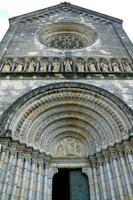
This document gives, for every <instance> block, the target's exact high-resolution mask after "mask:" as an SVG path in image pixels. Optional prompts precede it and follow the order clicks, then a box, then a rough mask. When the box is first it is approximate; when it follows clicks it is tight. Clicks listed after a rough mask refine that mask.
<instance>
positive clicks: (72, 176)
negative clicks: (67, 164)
mask: <svg viewBox="0 0 133 200" xmlns="http://www.w3.org/2000/svg"><path fill="white" fill-rule="evenodd" d="M89 196H90V195H89V185H88V178H87V177H86V176H85V175H84V174H83V173H82V171H81V169H59V170H58V173H57V174H55V175H54V177H53V188H52V200H89V199H90V197H89Z"/></svg>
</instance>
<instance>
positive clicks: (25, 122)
mask: <svg viewBox="0 0 133 200" xmlns="http://www.w3.org/2000/svg"><path fill="white" fill-rule="evenodd" d="M132 116H133V115H132V111H131V110H130V108H129V107H128V106H127V105H126V104H124V103H123V102H122V101H121V100H120V99H118V98H116V97H115V96H114V95H112V94H110V93H109V92H107V91H105V90H103V89H100V88H97V87H94V86H91V85H85V84H81V83H80V84H78V83H58V84H56V85H54V84H53V85H48V86H44V87H40V88H37V89H35V90H33V91H31V92H29V93H28V94H26V95H24V96H23V97H21V98H20V99H18V100H17V101H16V102H15V103H14V104H13V105H12V106H10V108H9V109H8V110H7V111H6V112H5V114H4V115H3V117H2V119H1V130H3V132H5V131H6V130H10V131H11V136H12V138H13V139H15V140H19V141H20V142H22V143H26V144H27V145H28V146H32V147H33V148H35V149H39V150H41V151H43V152H46V153H48V154H51V155H52V156H53V157H54V156H55V157H56V155H59V154H60V153H59V151H60V150H61V146H62V148H63V150H62V152H63V155H66V154H67V155H68V154H69V155H71V153H72V152H73V154H74V155H73V156H77V155H79V156H80V157H87V156H89V155H91V154H94V153H96V152H100V151H101V150H102V149H107V148H108V147H109V146H112V145H114V144H115V143H120V142H121V141H122V140H124V139H127V138H129V137H130V133H131V130H132V120H133V117H132ZM66 143H67V144H68V145H70V146H71V147H72V145H71V144H72V143H73V144H74V145H75V146H73V148H71V150H69V151H70V152H67V146H66V145H65V144H66ZM59 146H60V150H59ZM78 151H79V152H78ZM76 152H77V153H76ZM55 154H56V155H55ZM63 155H59V157H60V156H63Z"/></svg>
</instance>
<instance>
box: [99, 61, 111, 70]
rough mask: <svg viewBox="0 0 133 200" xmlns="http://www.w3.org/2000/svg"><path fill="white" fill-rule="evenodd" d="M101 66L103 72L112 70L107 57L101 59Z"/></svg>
mask: <svg viewBox="0 0 133 200" xmlns="http://www.w3.org/2000/svg"><path fill="white" fill-rule="evenodd" d="M99 68H100V71H102V72H109V71H110V69H109V63H108V61H107V59H105V58H100V59H99Z"/></svg>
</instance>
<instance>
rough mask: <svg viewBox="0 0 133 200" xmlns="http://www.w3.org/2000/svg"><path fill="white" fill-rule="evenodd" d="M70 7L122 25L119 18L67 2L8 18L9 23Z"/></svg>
mask: <svg viewBox="0 0 133 200" xmlns="http://www.w3.org/2000/svg"><path fill="white" fill-rule="evenodd" d="M64 5H65V6H70V7H71V8H73V9H77V10H79V11H82V12H86V13H88V14H92V15H97V16H100V17H103V18H106V19H109V20H111V21H114V22H116V23H119V24H122V23H123V20H122V19H119V18H116V17H112V16H110V15H106V14H102V13H100V12H97V11H93V10H89V9H87V8H84V7H80V6H77V5H74V4H71V3H69V2H62V3H60V4H57V5H54V6H49V7H47V8H43V9H40V10H35V11H32V12H29V13H26V14H22V15H18V16H15V17H12V18H9V23H11V22H13V21H14V20H16V19H22V18H23V17H28V16H29V17H30V16H32V15H34V14H37V13H39V12H43V11H44V12H47V11H52V10H53V9H56V8H60V7H62V6H64Z"/></svg>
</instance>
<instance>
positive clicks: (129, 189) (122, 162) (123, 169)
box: [117, 146, 133, 200]
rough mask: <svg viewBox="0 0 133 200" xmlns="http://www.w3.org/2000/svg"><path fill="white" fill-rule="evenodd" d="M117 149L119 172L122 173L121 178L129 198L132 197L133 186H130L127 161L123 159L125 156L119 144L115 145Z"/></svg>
mask: <svg viewBox="0 0 133 200" xmlns="http://www.w3.org/2000/svg"><path fill="white" fill-rule="evenodd" d="M117 148H118V151H119V167H120V169H121V173H122V174H123V179H124V185H125V188H126V189H127V196H128V197H129V199H130V200H132V198H133V188H132V186H131V182H130V174H129V172H128V167H127V163H126V161H125V157H124V154H123V148H122V147H121V146H119V147H117Z"/></svg>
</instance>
